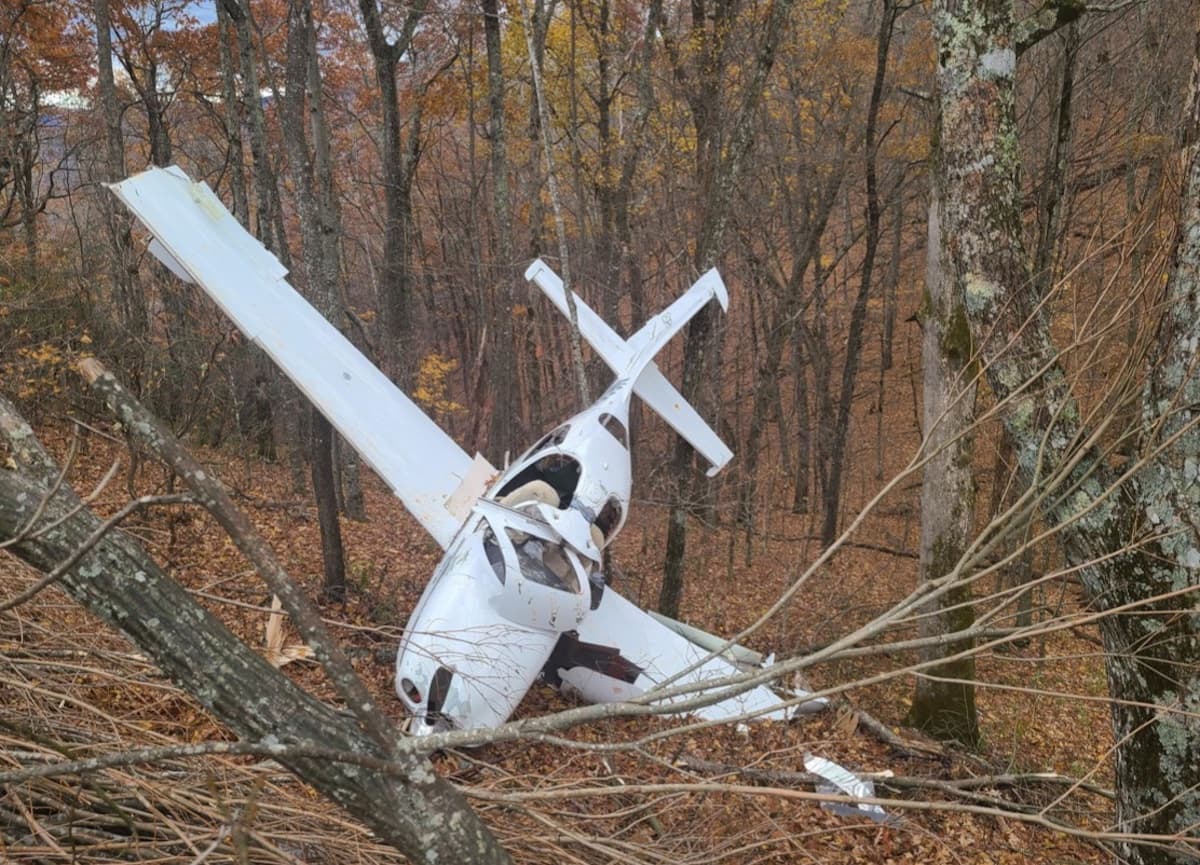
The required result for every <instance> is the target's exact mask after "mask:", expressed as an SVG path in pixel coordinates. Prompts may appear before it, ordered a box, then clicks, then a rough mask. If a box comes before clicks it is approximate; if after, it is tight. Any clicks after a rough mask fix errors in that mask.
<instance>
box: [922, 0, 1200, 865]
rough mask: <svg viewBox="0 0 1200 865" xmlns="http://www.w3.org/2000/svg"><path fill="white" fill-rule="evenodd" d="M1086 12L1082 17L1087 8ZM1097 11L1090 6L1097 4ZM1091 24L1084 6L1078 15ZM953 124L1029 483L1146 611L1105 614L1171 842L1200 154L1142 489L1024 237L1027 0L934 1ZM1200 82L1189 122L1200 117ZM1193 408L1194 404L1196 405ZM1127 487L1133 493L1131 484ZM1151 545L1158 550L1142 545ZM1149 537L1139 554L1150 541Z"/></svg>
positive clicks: (1186, 731) (945, 161)
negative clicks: (1038, 281)
mask: <svg viewBox="0 0 1200 865" xmlns="http://www.w3.org/2000/svg"><path fill="white" fill-rule="evenodd" d="M1072 8H1073V7H1072ZM1080 8H1081V7H1080ZM1075 14H1076V15H1078V14H1079V12H1078V11H1076V13H1075ZM934 28H935V34H936V38H937V42H938V51H937V56H938V84H939V95H938V99H939V107H940V114H941V117H942V121H941V123H942V127H941V135H940V143H941V150H942V159H941V162H940V164H939V166H938V174H939V181H940V182H941V183H943V184H944V187H943V188H944V190H945V210H944V217H945V218H944V224H943V231H945V232H946V233H947V234H948V235H949V236H953V237H954V238H955V240H956V244H955V246H954V255H953V259H952V261H951V262H949V266H950V267H951V268H952V271H951V275H952V278H953V279H954V280H955V283H956V291H957V292H958V294H959V296H960V297H962V298H963V300H964V308H965V310H966V315H967V320H968V323H969V325H970V328H971V331H972V335H973V336H974V338H975V340H976V344H977V345H978V347H979V349H980V352H981V355H982V360H983V361H984V362H985V364H986V371H987V377H988V382H989V384H990V386H991V388H992V390H993V392H994V393H995V395H996V397H997V399H998V400H1007V402H1006V409H1005V412H1004V422H1005V427H1006V429H1007V430H1008V432H1009V434H1010V435H1011V436H1012V437H1013V444H1014V447H1015V450H1016V456H1017V462H1018V466H1019V471H1020V475H1021V479H1022V481H1023V482H1024V483H1025V484H1026V485H1032V487H1033V492H1034V493H1035V494H1037V495H1038V496H1039V501H1040V502H1041V504H1042V507H1043V514H1044V516H1045V517H1046V519H1047V521H1048V522H1049V523H1050V524H1051V525H1053V526H1055V527H1057V528H1058V530H1059V535H1060V537H1061V538H1062V541H1063V544H1064V548H1065V551H1066V553H1067V557H1068V560H1069V561H1070V562H1071V563H1072V564H1073V565H1075V566H1076V567H1077V568H1078V569H1079V571H1078V572H1079V575H1080V579H1081V581H1082V583H1083V585H1084V588H1085V590H1086V591H1087V593H1088V596H1089V599H1090V603H1091V604H1092V608H1093V609H1095V610H1099V611H1104V610H1112V609H1114V608H1117V607H1121V606H1125V605H1129V604H1135V605H1137V606H1136V609H1134V610H1127V611H1125V612H1123V613H1122V614H1119V615H1118V614H1114V615H1110V616H1107V617H1105V618H1103V619H1102V620H1101V622H1100V629H1101V636H1102V638H1103V640H1104V645H1105V657H1106V663H1107V673H1108V683H1109V690H1110V694H1111V696H1112V702H1111V709H1112V718H1113V732H1114V739H1115V741H1116V743H1117V745H1116V760H1115V764H1116V786H1117V815H1116V818H1117V828H1118V829H1119V830H1120V831H1123V832H1127V833H1131V834H1133V835H1135V836H1139V835H1140V836H1153V837H1154V839H1155V840H1158V841H1160V842H1161V841H1164V840H1167V841H1169V839H1170V838H1173V837H1174V838H1186V837H1188V836H1194V832H1195V826H1196V825H1197V824H1198V823H1200V721H1197V713H1196V710H1195V709H1196V695H1197V694H1198V693H1200V674H1198V673H1197V670H1200V633H1198V628H1200V625H1198V623H1197V620H1196V617H1195V616H1194V615H1192V614H1191V612H1194V611H1189V610H1190V608H1189V607H1187V605H1186V603H1185V604H1184V605H1183V606H1181V604H1180V601H1181V600H1182V599H1180V598H1178V597H1177V594H1178V593H1179V592H1181V591H1187V590H1193V591H1194V590H1195V588H1196V587H1197V585H1200V576H1198V575H1200V569H1198V567H1197V566H1198V565H1200V529H1198V528H1197V526H1200V508H1198V507H1197V505H1196V503H1195V497H1194V490H1195V485H1196V483H1197V470H1196V465H1195V454H1196V453H1197V452H1200V431H1198V430H1197V429H1196V427H1195V425H1194V424H1192V423H1191V420H1190V419H1191V414H1192V411H1191V408H1190V407H1191V406H1193V405H1195V404H1197V403H1198V402H1200V375H1197V373H1196V371H1195V367H1194V353H1195V345H1196V342H1197V340H1198V339H1200V159H1197V153H1196V151H1195V149H1194V148H1193V149H1192V150H1191V152H1190V153H1189V162H1188V167H1187V172H1188V173H1187V177H1186V184H1185V187H1184V195H1183V201H1182V205H1181V215H1180V225H1181V227H1182V228H1181V237H1180V242H1179V245H1178V247H1177V250H1176V259H1175V264H1174V268H1173V272H1172V275H1171V279H1170V281H1169V283H1168V286H1167V297H1166V298H1165V305H1164V306H1163V309H1165V313H1164V317H1163V320H1162V322H1161V326H1160V332H1159V336H1160V339H1159V342H1158V347H1157V356H1156V357H1154V358H1152V361H1153V362H1152V363H1151V364H1150V365H1149V366H1148V369H1149V376H1150V379H1149V382H1148V384H1147V387H1146V389H1145V398H1144V404H1143V418H1144V423H1145V428H1146V429H1147V430H1148V431H1149V432H1150V433H1151V435H1150V439H1151V441H1149V442H1146V443H1145V444H1144V445H1143V448H1142V451H1141V454H1140V458H1141V461H1142V462H1141V467H1140V470H1139V472H1138V473H1137V475H1136V476H1135V477H1134V478H1133V479H1132V480H1130V481H1127V482H1125V483H1121V482H1120V480H1119V476H1118V475H1117V474H1116V473H1115V472H1114V471H1113V470H1112V469H1110V468H1109V466H1108V465H1107V464H1106V463H1105V462H1104V461H1103V459H1102V457H1101V455H1100V454H1099V453H1098V452H1097V451H1096V450H1095V449H1094V448H1092V447H1089V446H1088V444H1087V442H1088V435H1089V433H1090V431H1089V430H1087V429H1086V428H1085V427H1084V426H1083V424H1082V422H1081V419H1080V411H1079V407H1078V405H1077V403H1076V402H1075V399H1074V396H1073V394H1072V393H1071V391H1070V386H1069V381H1068V378H1067V375H1066V372H1065V370H1064V368H1063V366H1062V364H1061V362H1060V360H1059V357H1058V354H1057V350H1056V348H1055V346H1054V343H1053V340H1052V338H1051V334H1050V326H1049V322H1048V320H1047V319H1046V317H1045V313H1044V310H1043V308H1042V306H1041V304H1040V301H1041V298H1040V297H1039V296H1038V294H1037V292H1036V291H1031V290H1030V286H1031V285H1034V281H1033V275H1032V273H1031V272H1030V270H1029V267H1028V264H1027V262H1028V259H1027V257H1026V256H1025V253H1024V250H1023V248H1022V245H1021V241H1020V232H1021V219H1020V213H1021V211H1020V205H1021V196H1020V184H1019V171H1020V164H1019V153H1018V147H1017V140H1016V135H1017V132H1016V130H1017V126H1016V111H1015V86H1014V85H1015V71H1016V59H1017V50H1016V49H1017V48H1019V47H1024V44H1027V41H1026V43H1023V42H1022V41H1021V40H1018V38H1017V37H1016V36H1015V35H1014V34H1015V33H1016V27H1015V24H1014V20H1013V9H1012V5H1011V2H1009V0H962V2H958V3H950V2H946V0H941V2H938V3H936V4H935V7H934ZM1198 83H1200V82H1198V81H1197V79H1196V78H1195V77H1194V79H1193V89H1192V96H1191V99H1190V101H1189V105H1188V107H1189V112H1190V114H1189V117H1188V123H1189V125H1191V126H1192V128H1195V126H1196V123H1197V117H1198V115H1200V87H1198V86H1197V84H1198ZM1182 407H1186V408H1182ZM1118 485H1119V488H1116V487H1118ZM1131 539H1140V542H1137V541H1135V542H1131ZM1134 543H1136V546H1135V545H1133V544H1134ZM1136 841H1137V838H1136V837H1135V838H1131V839H1129V840H1128V841H1122V842H1120V843H1118V844H1117V845H1116V847H1117V851H1116V852H1117V855H1118V856H1119V858H1121V859H1122V860H1123V861H1125V862H1129V863H1134V865H1149V863H1156V865H1157V863H1164V865H1165V863H1171V862H1177V861H1182V859H1183V858H1184V856H1185V854H1184V853H1182V852H1179V853H1178V855H1176V852H1175V851H1173V850H1172V849H1171V848H1170V847H1169V846H1167V845H1163V844H1155V845H1153V846H1152V845H1148V844H1138V843H1136Z"/></svg>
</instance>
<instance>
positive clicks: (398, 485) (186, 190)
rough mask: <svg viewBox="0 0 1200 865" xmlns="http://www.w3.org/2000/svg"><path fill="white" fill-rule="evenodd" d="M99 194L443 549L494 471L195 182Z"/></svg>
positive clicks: (167, 172)
mask: <svg viewBox="0 0 1200 865" xmlns="http://www.w3.org/2000/svg"><path fill="white" fill-rule="evenodd" d="M109 188H110V189H112V191H113V192H114V193H115V194H116V195H117V197H118V198H120V199H121V201H123V202H124V203H125V204H126V205H127V206H128V207H129V209H130V210H131V211H133V213H134V214H135V215H136V216H137V218H138V219H139V220H141V222H142V223H143V224H144V225H145V226H146V228H148V229H149V230H150V232H151V233H152V234H153V235H154V240H153V241H152V243H151V244H150V251H151V252H152V253H153V254H154V255H155V257H157V258H158V259H159V260H160V261H162V262H163V264H165V265H166V266H167V267H168V268H169V269H170V270H171V271H172V272H173V273H175V274H176V275H177V276H179V277H181V278H184V279H186V280H188V281H192V282H195V283H196V284H198V285H199V286H200V287H201V288H202V289H204V291H205V292H206V293H207V294H208V295H209V296H210V297H211V298H212V299H213V300H215V301H216V302H217V304H218V305H219V306H220V307H221V308H222V309H223V310H224V311H225V313H226V314H227V315H228V316H229V317H230V318H231V319H232V320H233V321H234V323H235V324H237V326H238V328H239V329H240V330H241V331H242V332H243V333H244V334H245V335H246V336H247V337H249V338H250V339H252V340H253V341H254V342H256V343H257V344H258V345H259V346H261V347H262V349H263V350H264V351H266V353H267V354H268V355H269V356H270V357H271V359H272V360H273V361H275V363H276V364H278V365H279V367H280V369H282V370H283V371H284V373H286V374H287V376H288V378H290V379H291V380H292V381H293V382H295V384H296V386H297V387H299V388H300V390H301V391H302V392H303V393H304V395H305V396H306V397H308V399H309V400H310V401H312V403H313V404H314V405H315V406H316V407H317V408H318V409H319V410H320V411H321V413H322V414H324V415H325V416H326V417H327V418H329V421H330V423H332V424H333V426H334V427H335V428H336V429H337V431H338V432H339V433H341V435H342V437H343V438H345V439H346V441H348V442H349V443H350V444H351V445H352V446H353V447H354V449H355V450H357V451H358V452H359V453H360V454H361V455H362V457H363V459H364V460H366V462H367V463H368V464H369V465H370V466H371V468H373V469H374V470H375V471H376V472H377V473H378V474H379V476H380V477H382V478H383V479H384V481H385V482H386V483H387V484H388V486H390V487H391V488H392V491H393V492H395V494H396V495H397V496H398V497H399V498H400V500H401V501H403V502H404V505H405V507H407V508H408V510H409V512H410V513H412V515H413V516H415V517H416V518H417V519H418V520H419V521H420V523H421V524H422V525H423V526H424V527H425V528H426V530H428V532H429V533H430V534H431V535H433V537H434V539H435V540H436V541H437V542H438V543H439V544H441V546H442V548H443V549H445V548H446V546H448V545H449V543H450V541H451V539H452V538H453V537H454V534H455V532H457V531H458V528H459V526H460V525H461V523H462V521H463V519H465V517H466V513H467V509H469V508H470V505H471V504H472V503H473V502H474V500H475V498H476V497H477V496H478V495H479V494H481V493H482V492H483V491H484V489H485V487H486V483H487V480H488V478H489V477H490V476H491V475H492V474H494V473H495V469H493V468H492V467H491V466H490V465H489V464H488V463H487V461H486V460H484V459H483V457H481V456H478V455H477V456H476V457H475V459H474V460H472V459H471V457H469V456H468V455H467V453H466V451H464V450H463V449H462V448H460V447H459V446H458V445H457V444H456V443H455V442H454V440H453V439H451V438H450V437H449V436H448V435H446V434H445V433H444V432H443V431H442V430H441V428H440V427H438V425H437V424H436V423H434V422H433V421H432V420H430V418H429V417H428V416H426V415H425V413H424V412H422V411H421V409H420V408H418V407H417V405H416V404H415V403H413V402H412V400H410V399H409V398H408V397H407V396H405V395H404V393H403V392H401V391H400V389H399V388H397V387H396V386H395V385H394V384H392V382H391V381H390V380H389V379H388V378H387V376H385V375H384V374H383V373H382V372H380V371H379V370H378V369H376V367H375V366H374V364H372V363H371V362H370V361H369V360H367V359H366V358H365V357H364V356H363V355H362V353H361V352H359V350H358V349H357V348H355V347H354V345H353V344H352V343H351V342H350V341H349V340H348V339H346V338H345V337H344V336H343V335H342V334H341V333H340V332H338V330H337V328H335V327H334V326H333V325H332V324H330V323H329V322H328V321H327V320H326V319H325V318H324V317H323V316H322V315H321V314H320V313H319V312H317V311H316V310H315V309H313V308H312V306H310V305H309V304H308V302H307V301H305V300H304V298H303V297H301V296H300V294H299V292H297V291H296V290H295V289H294V288H292V286H291V285H289V284H288V283H287V281H286V280H285V279H284V276H285V275H286V274H287V271H286V270H285V269H284V267H283V265H281V264H280V263H279V261H278V260H277V259H276V258H275V256H274V255H272V254H271V253H270V252H268V251H267V250H266V249H265V248H264V247H263V245H262V244H261V243H259V242H258V241H257V240H256V239H255V238H254V237H252V236H251V235H250V234H249V233H248V232H247V231H246V230H245V229H244V228H243V227H242V226H241V224H239V223H238V221H237V220H236V219H234V218H233V215H232V214H230V213H229V211H228V210H226V209H225V206H224V205H223V204H222V203H221V201H220V199H218V198H217V196H216V195H214V194H213V192H212V190H211V189H209V188H208V185H207V184H205V183H194V182H193V181H192V180H191V178H189V177H188V176H187V175H186V174H184V172H183V171H182V170H180V169H179V168H178V167H175V166H172V167H171V168H166V169H162V168H152V169H150V170H149V171H144V172H142V173H141V174H137V175H134V176H133V177H130V178H129V179H127V180H124V181H122V182H121V183H117V184H114V185H111V186H110V187H109ZM464 503H465V508H464V506H463V505H464Z"/></svg>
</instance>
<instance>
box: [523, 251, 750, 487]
mask: <svg viewBox="0 0 1200 865" xmlns="http://www.w3.org/2000/svg"><path fill="white" fill-rule="evenodd" d="M525 278H526V279H528V280H532V281H533V282H534V283H536V284H537V286H538V288H540V289H541V290H542V293H543V294H545V295H546V297H548V298H549V299H550V301H551V302H552V303H553V304H554V305H555V306H556V307H558V309H559V310H560V311H561V312H562V313H563V314H564V315H566V314H567V295H566V292H565V291H564V290H563V284H562V280H561V279H559V278H558V274H556V273H555V272H554V271H553V270H551V269H550V268H549V267H548V266H547V265H546V263H545V262H543V261H542V260H541V259H540V258H539V259H538V260H537V261H535V262H534V263H533V264H531V265H530V266H529V269H528V270H526V271H525ZM714 298H715V299H716V300H717V302H718V303H720V304H721V308H722V309H727V308H728V306H729V294H728V292H726V290H725V283H724V282H722V281H721V276H720V274H718V273H717V271H716V270H710V271H709V272H708V273H706V274H704V276H702V277H700V279H699V280H697V282H696V283H695V284H694V285H693V286H692V287H691V288H690V289H688V290H687V291H686V292H684V293H683V295H681V296H680V297H679V298H678V299H677V300H676V301H675V302H674V303H672V304H671V305H670V306H669V307H667V308H666V309H665V310H663V311H662V312H660V313H659V314H658V315H656V316H654V317H653V318H651V319H650V320H649V321H648V322H646V324H645V326H643V327H642V329H641V330H639V331H638V332H637V333H635V334H634V335H633V336H632V337H630V339H629V341H628V342H626V341H625V340H623V339H621V337H620V336H619V335H618V334H617V332H616V331H614V330H613V329H612V328H611V327H609V326H608V325H607V324H606V323H605V321H604V319H602V318H600V316H598V315H597V314H596V313H595V312H593V311H592V309H591V308H590V307H589V306H588V305H587V304H586V303H584V302H583V301H582V300H581V299H580V297H579V295H578V294H576V295H575V311H576V315H577V318H578V320H579V333H580V335H581V336H582V337H583V338H584V339H585V340H587V342H588V344H589V345H590V346H591V347H592V348H593V349H595V351H596V353H597V354H598V355H600V357H601V358H602V359H603V360H604V362H605V363H606V364H607V365H608V367H609V368H610V369H611V370H612V371H613V372H614V373H615V374H616V375H618V376H622V377H631V378H633V379H634V381H635V384H634V388H633V390H634V393H636V394H637V395H638V396H639V397H641V398H642V400H643V401H644V402H645V403H646V405H648V406H650V408H652V409H653V410H654V411H655V412H656V413H657V414H658V415H659V416H660V417H661V418H662V419H663V420H665V421H666V422H667V423H668V424H670V425H671V427H672V428H673V429H674V430H675V431H676V432H677V433H679V434H680V435H681V436H683V437H684V438H685V439H687V441H688V442H689V443H690V444H691V445H692V447H694V448H695V449H696V450H697V451H698V452H699V453H700V455H701V456H703V457H704V458H705V459H706V460H708V461H709V462H710V463H711V464H712V468H710V469H709V471H708V474H709V476H710V477H711V476H712V475H715V474H716V473H717V472H719V471H720V470H721V469H722V468H723V467H724V466H725V464H726V463H727V462H729V460H730V459H731V458H732V457H733V451H731V450H730V449H729V448H728V447H727V446H726V444H725V443H724V442H723V441H721V439H720V438H719V437H718V436H717V434H716V433H715V432H713V430H712V428H711V427H710V426H709V425H708V424H707V423H705V422H704V419H703V418H701V417H700V415H699V414H697V413H696V410H695V409H694V408H692V406H691V405H690V404H689V403H688V402H687V401H686V400H685V399H684V398H683V396H682V395H681V394H680V393H679V391H677V390H676V389H675V388H674V386H672V384H671V383H670V382H669V381H667V379H666V377H665V376H663V374H662V373H661V372H660V371H659V369H658V367H657V366H655V364H654V361H653V358H654V356H655V355H656V354H658V352H659V350H661V349H662V347H663V346H664V345H666V344H667V342H669V341H670V340H671V338H672V337H673V336H675V334H677V333H678V332H679V330H680V329H681V328H682V327H683V325H684V324H686V323H687V322H688V321H689V320H690V319H691V318H692V316H694V315H695V314H696V313H697V312H699V311H700V310H701V309H702V308H703V307H704V305H705V304H706V303H708V302H709V301H710V300H713V299H714Z"/></svg>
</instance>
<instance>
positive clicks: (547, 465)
mask: <svg viewBox="0 0 1200 865" xmlns="http://www.w3.org/2000/svg"><path fill="white" fill-rule="evenodd" d="M580 473H581V469H580V467H579V463H578V462H577V461H576V460H575V459H574V457H569V456H567V455H566V454H547V455H546V456H544V457H542V458H541V459H540V460H538V461H537V462H535V463H533V464H532V465H528V466H526V467H525V468H523V469H521V471H519V472H517V475H516V477H514V478H513V479H512V480H510V481H509V482H508V483H506V484H505V485H504V486H503V487H501V488H500V492H499V493H498V494H497V497H498V498H499V499H503V498H504V497H505V496H507V495H508V494H509V493H511V492H513V491H514V490H517V489H519V488H521V487H523V486H525V485H526V484H528V483H529V482H530V481H545V482H546V483H547V484H549V485H550V486H551V487H553V489H554V491H555V492H556V493H557V494H558V507H560V508H565V507H567V506H568V505H570V504H571V497H572V496H574V495H575V487H577V486H578V485H579V475H580Z"/></svg>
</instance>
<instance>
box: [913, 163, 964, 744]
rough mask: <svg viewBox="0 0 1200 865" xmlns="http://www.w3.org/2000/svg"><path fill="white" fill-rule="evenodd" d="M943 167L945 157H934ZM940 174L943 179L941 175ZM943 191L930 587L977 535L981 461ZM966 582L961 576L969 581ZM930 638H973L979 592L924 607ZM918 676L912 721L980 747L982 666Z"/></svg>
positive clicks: (923, 553) (932, 236)
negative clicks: (977, 465)
mask: <svg viewBox="0 0 1200 865" xmlns="http://www.w3.org/2000/svg"><path fill="white" fill-rule="evenodd" d="M934 159H935V161H936V159H937V155H936V153H935V154H934ZM936 174H937V173H936V172H935V176H936ZM942 207H943V201H942V190H941V189H940V188H938V187H937V186H935V187H934V190H933V195H932V200H931V201H930V205H929V242H928V246H927V249H926V255H927V258H928V267H927V270H926V276H925V302H924V303H923V304H922V313H923V314H922V321H921V325H922V331H921V333H922V345H921V364H922V366H923V367H924V379H923V388H922V390H923V395H922V409H921V429H922V431H923V432H924V436H925V440H924V442H923V443H922V453H923V454H928V455H930V456H929V461H928V462H927V463H926V464H925V475H924V480H923V481H922V483H921V547H920V560H919V568H920V579H921V580H922V581H923V582H925V583H929V582H932V581H934V580H939V579H942V578H943V577H946V576H947V575H949V574H952V573H954V572H955V569H956V568H957V567H958V565H959V562H960V561H961V559H962V557H963V554H964V553H965V552H966V550H967V548H968V547H969V546H970V543H971V539H972V537H973V535H974V531H975V480H974V478H973V476H972V469H973V465H972V464H973V462H974V453H975V446H974V440H973V439H974V430H973V426H974V424H975V381H974V377H975V373H976V371H977V369H978V367H977V365H975V364H973V363H972V359H973V358H972V355H973V350H972V346H971V331H970V329H969V328H968V326H967V317H966V312H965V311H964V309H963V301H962V297H961V296H960V295H959V294H958V293H957V292H955V291H954V288H955V286H954V284H953V282H952V281H950V280H949V279H948V278H947V273H946V268H945V266H944V265H945V263H948V261H949V259H950V256H951V255H952V254H953V253H952V251H951V249H950V244H951V239H950V238H948V237H947V236H946V235H944V234H943V233H942V231H941V222H942V212H941V211H942ZM962 576H965V575H960V579H961V577H962ZM922 612H923V613H924V616H923V617H922V619H921V623H920V634H921V636H922V637H940V636H943V635H946V634H953V633H955V632H958V631H965V630H967V629H969V628H970V627H971V625H972V624H973V623H974V621H975V616H974V611H973V610H972V607H971V589H970V586H969V585H966V584H965V583H959V584H957V585H955V586H954V587H953V588H951V589H950V590H948V591H946V592H945V593H944V594H941V595H940V596H938V597H935V598H933V599H931V600H929V601H928V602H927V603H926V604H925V605H924V608H923V610H922ZM973 645H974V642H973V641H972V640H970V639H963V640H956V641H954V642H950V643H947V644H945V645H944V646H930V647H928V648H926V649H923V650H922V652H921V660H922V661H934V660H938V659H940V658H948V657H950V656H952V655H957V654H959V653H961V652H968V651H969V650H970V649H971V647H972V646H973ZM925 672H926V673H927V674H928V675H929V676H931V677H933V678H925V677H919V678H918V679H917V683H916V688H915V690H914V692H913V700H912V706H911V707H910V708H909V710H908V718H907V723H908V724H909V725H911V726H913V727H917V728H919V729H922V730H924V731H926V732H927V733H929V734H930V735H932V736H935V737H936V738H939V739H945V740H954V741H958V742H962V743H964V744H967V745H974V744H976V743H977V742H978V740H979V721H978V716H977V713H976V711H975V686H974V684H973V681H974V678H975V659H974V656H972V655H967V656H966V657H962V658H957V659H955V660H950V661H946V662H944V663H941V664H938V665H936V666H933V667H928V668H926V670H925Z"/></svg>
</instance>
